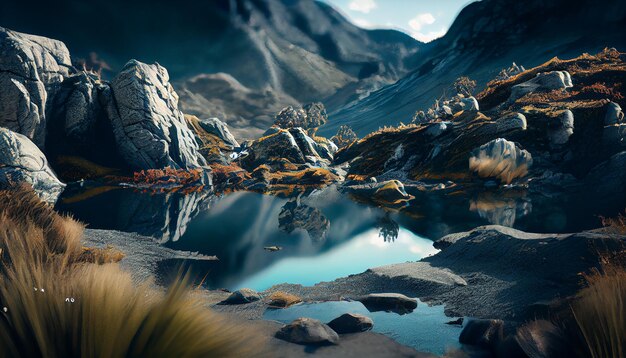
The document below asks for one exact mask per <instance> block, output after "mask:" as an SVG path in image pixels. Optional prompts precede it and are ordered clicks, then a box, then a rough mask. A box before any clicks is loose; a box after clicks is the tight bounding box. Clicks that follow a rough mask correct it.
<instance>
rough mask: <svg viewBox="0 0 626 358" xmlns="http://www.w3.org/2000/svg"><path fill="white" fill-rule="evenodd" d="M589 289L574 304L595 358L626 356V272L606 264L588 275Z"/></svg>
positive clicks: (580, 294) (589, 347)
mask: <svg viewBox="0 0 626 358" xmlns="http://www.w3.org/2000/svg"><path fill="white" fill-rule="evenodd" d="M585 279H586V281H587V284H588V286H587V287H586V288H584V289H582V290H581V291H580V292H579V294H578V300H576V302H574V304H573V305H572V310H573V312H574V317H575V319H576V322H577V323H578V326H579V327H580V330H581V331H582V333H583V336H584V339H585V342H586V344H587V347H588V349H589V352H590V353H591V356H592V357H594V358H600V357H603V358H604V357H616V358H617V357H625V356H626V270H624V268H623V267H621V266H617V265H605V266H604V267H603V269H602V270H599V271H596V272H594V273H592V274H590V275H586V276H585Z"/></svg>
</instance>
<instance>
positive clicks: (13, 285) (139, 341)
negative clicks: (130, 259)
mask: <svg viewBox="0 0 626 358" xmlns="http://www.w3.org/2000/svg"><path fill="white" fill-rule="evenodd" d="M82 233H83V226H82V225H81V224H79V223H78V222H76V221H74V220H72V219H70V218H67V217H62V216H60V215H58V214H57V213H55V212H54V211H53V210H52V208H51V207H50V206H49V205H47V204H45V203H41V202H40V201H38V200H37V198H36V195H35V194H34V193H33V192H32V190H30V191H28V190H26V189H20V191H18V192H6V191H3V192H0V252H1V254H2V256H1V263H0V347H2V348H1V349H0V356H2V357H5V356H6V357H212V356H216V357H222V356H224V357H228V356H242V355H248V354H249V353H251V352H252V351H251V349H255V350H256V351H257V352H258V350H259V348H258V347H256V346H255V345H256V344H257V343H258V342H256V341H255V339H253V338H252V337H254V336H253V335H250V334H248V333H247V332H246V330H245V329H242V327H239V326H237V325H233V324H231V323H229V322H227V321H225V319H224V318H222V317H220V316H217V315H216V314H215V313H213V312H212V311H210V310H209V309H207V308H206V307H205V302H204V301H203V300H202V299H201V298H200V295H196V294H194V292H193V291H190V290H188V289H187V286H188V285H187V282H188V279H187V278H186V277H185V278H184V279H182V280H179V281H178V282H176V283H175V284H174V285H173V286H171V287H170V288H169V289H168V290H167V291H166V292H163V291H162V290H159V289H156V288H154V286H152V285H151V284H150V283H148V282H146V283H143V284H137V283H136V282H134V281H133V280H132V278H131V275H130V274H129V273H128V272H125V271H122V270H121V269H120V268H119V266H118V265H117V264H105V265H96V264H93V263H87V262H85V261H88V262H97V263H100V262H109V261H116V260H118V259H120V253H119V252H117V251H116V250H114V249H111V248H105V249H100V250H94V249H88V250H89V253H88V254H86V250H84V249H83V247H82V245H81V242H80V241H81V238H82ZM251 338H252V339H251ZM244 343H245V344H244ZM246 347H249V348H246Z"/></svg>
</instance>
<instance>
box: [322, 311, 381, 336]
mask: <svg viewBox="0 0 626 358" xmlns="http://www.w3.org/2000/svg"><path fill="white" fill-rule="evenodd" d="M328 327H330V328H332V329H333V331H335V332H337V333H339V334H345V333H358V332H365V331H369V330H370V329H372V328H373V327H374V321H372V319H371V318H369V317H367V316H363V315H360V314H356V313H344V314H342V315H341V316H339V317H337V318H335V319H334V320H332V321H330V322H329V323H328Z"/></svg>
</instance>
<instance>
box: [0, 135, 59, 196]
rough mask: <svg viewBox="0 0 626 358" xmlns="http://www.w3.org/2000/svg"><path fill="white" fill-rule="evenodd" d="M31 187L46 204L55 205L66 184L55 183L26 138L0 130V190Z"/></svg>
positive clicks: (48, 168)
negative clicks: (22, 184) (20, 186)
mask: <svg viewBox="0 0 626 358" xmlns="http://www.w3.org/2000/svg"><path fill="white" fill-rule="evenodd" d="M20 183H28V184H30V185H32V187H33V189H34V190H35V192H36V193H37V194H38V195H39V196H40V197H41V198H42V199H43V200H45V201H47V202H50V203H54V202H55V201H56V200H57V198H58V197H59V195H60V194H61V192H62V191H63V189H64V188H65V184H63V183H61V182H60V181H59V179H57V177H56V175H55V174H54V172H53V171H52V169H51V168H50V166H49V165H48V160H47V159H46V157H45V155H44V154H43V153H42V152H41V150H39V148H38V147H37V146H36V145H35V144H34V143H33V142H32V141H31V140H30V139H28V138H27V137H26V136H24V135H22V134H19V133H15V132H13V131H11V130H9V129H7V128H1V127H0V188H7V187H10V186H13V185H19V184H20Z"/></svg>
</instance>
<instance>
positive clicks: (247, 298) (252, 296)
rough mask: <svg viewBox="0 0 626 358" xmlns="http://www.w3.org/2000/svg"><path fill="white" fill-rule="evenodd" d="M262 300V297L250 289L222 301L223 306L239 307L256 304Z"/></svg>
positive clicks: (244, 289) (237, 292)
mask: <svg viewBox="0 0 626 358" xmlns="http://www.w3.org/2000/svg"><path fill="white" fill-rule="evenodd" d="M260 299H261V295H259V293H258V292H256V291H255V290H252V289H249V288H242V289H239V290H237V291H235V292H233V293H231V295H230V296H228V298H227V299H225V300H224V301H222V304H226V305H239V304H245V303H251V302H255V301H258V300H260Z"/></svg>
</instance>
